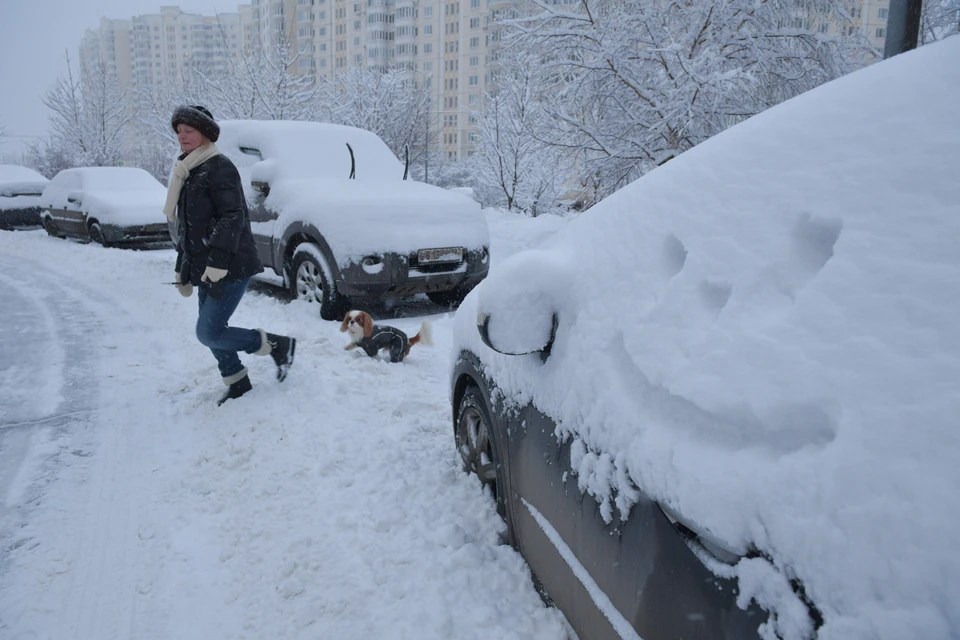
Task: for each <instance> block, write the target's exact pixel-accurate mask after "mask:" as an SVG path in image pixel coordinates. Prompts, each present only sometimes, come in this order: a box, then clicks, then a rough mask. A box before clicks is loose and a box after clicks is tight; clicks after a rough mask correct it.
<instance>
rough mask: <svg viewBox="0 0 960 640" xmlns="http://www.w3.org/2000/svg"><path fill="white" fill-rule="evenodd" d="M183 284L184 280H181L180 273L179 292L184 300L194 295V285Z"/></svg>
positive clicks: (178, 280)
mask: <svg viewBox="0 0 960 640" xmlns="http://www.w3.org/2000/svg"><path fill="white" fill-rule="evenodd" d="M182 282H183V280H181V279H180V272H179V271H178V272H177V277H176V283H177V291H179V292H180V295H182V296H183V297H184V298H189V297H190V296H191V295H193V285H192V284H190V283H189V282H188V283H187V284H182Z"/></svg>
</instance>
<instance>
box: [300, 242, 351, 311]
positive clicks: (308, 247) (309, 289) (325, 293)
mask: <svg viewBox="0 0 960 640" xmlns="http://www.w3.org/2000/svg"><path fill="white" fill-rule="evenodd" d="M289 280H290V295H291V296H293V298H294V299H296V300H306V301H308V302H318V303H320V317H321V318H323V319H324V320H337V321H339V320H342V319H343V314H345V313H346V312H347V307H348V302H347V300H346V298H344V297H343V296H341V295H340V293H339V292H338V291H337V287H336V284H334V282H333V277H332V274H331V273H330V268H329V266H328V265H327V261H326V259H325V258H324V257H323V253H322V252H321V250H320V247H319V246H317V245H316V244H313V243H312V242H305V243H303V244H301V245H299V246H298V247H297V249H296V251H294V253H293V259H292V260H291V262H290V278H289Z"/></svg>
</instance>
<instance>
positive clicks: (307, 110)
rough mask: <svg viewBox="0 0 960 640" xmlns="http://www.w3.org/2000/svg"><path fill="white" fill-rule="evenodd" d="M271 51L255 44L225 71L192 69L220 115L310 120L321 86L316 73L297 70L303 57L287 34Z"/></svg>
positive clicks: (233, 59) (262, 118)
mask: <svg viewBox="0 0 960 640" xmlns="http://www.w3.org/2000/svg"><path fill="white" fill-rule="evenodd" d="M270 46H272V50H271V51H266V50H264V49H263V48H262V47H259V46H258V47H254V48H253V49H251V50H248V51H244V52H243V53H241V54H240V55H239V56H238V57H236V58H232V59H231V60H230V62H229V63H228V66H227V69H226V71H223V70H221V69H217V70H212V71H211V70H210V69H206V68H204V67H203V66H196V67H194V68H193V70H192V71H193V73H194V74H195V75H196V77H197V78H198V79H199V81H200V82H201V83H202V85H203V87H204V92H205V93H206V94H207V95H209V101H208V102H209V103H210V104H211V106H212V107H216V109H217V111H218V112H219V113H221V114H223V115H222V116H221V117H225V118H237V119H251V118H253V119H260V120H310V119H312V118H313V116H314V114H315V111H316V108H317V105H316V101H317V96H318V94H319V88H318V86H317V84H316V83H315V81H314V77H313V76H311V75H307V74H301V73H296V72H294V71H293V70H294V69H296V68H297V67H298V64H299V62H300V61H301V59H303V60H307V61H309V62H312V60H311V59H309V57H304V56H303V54H301V53H300V52H299V51H296V50H295V48H294V47H293V45H292V44H291V42H290V40H289V39H288V38H286V37H279V38H276V41H275V42H274V43H273V44H272V45H270Z"/></svg>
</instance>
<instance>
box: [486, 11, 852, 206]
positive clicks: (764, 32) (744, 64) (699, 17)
mask: <svg viewBox="0 0 960 640" xmlns="http://www.w3.org/2000/svg"><path fill="white" fill-rule="evenodd" d="M506 24H508V25H510V26H511V27H513V28H512V29H510V30H508V31H507V32H506V33H505V37H504V46H505V47H519V48H524V49H527V50H528V51H529V52H530V53H532V54H535V55H536V56H538V58H539V59H540V60H542V64H541V65H540V66H539V67H538V68H539V69H540V70H541V73H540V74H539V76H538V84H539V87H538V89H537V91H538V93H540V94H541V95H548V96H551V98H550V100H545V101H544V102H543V110H544V112H545V113H546V114H547V116H548V117H549V119H550V121H551V123H552V125H553V126H552V129H551V131H552V133H551V135H549V136H548V137H547V138H546V140H547V141H548V142H550V143H551V144H553V145H554V146H557V147H560V148H568V149H570V150H571V153H573V154H576V155H577V156H578V162H579V164H578V167H579V168H578V171H579V172H580V173H582V174H583V175H589V176H591V177H590V179H589V180H590V181H592V182H593V183H594V184H595V185H596V187H597V189H598V194H597V195H598V197H602V195H604V194H606V193H610V192H612V191H614V190H615V189H617V188H619V187H620V186H622V185H623V184H625V183H626V182H628V181H629V180H631V179H633V178H634V177H636V176H638V175H640V174H642V173H643V172H645V171H647V170H649V169H650V168H652V167H655V166H657V165H660V164H663V163H664V162H667V161H668V160H670V159H671V158H673V157H676V156H677V155H678V154H680V153H683V152H684V151H686V150H687V149H689V148H691V147H693V146H694V145H696V144H699V143H700V142H702V141H704V140H706V139H707V138H709V137H711V136H713V135H715V134H717V133H719V132H720V131H723V130H724V129H726V128H727V127H729V126H731V125H733V124H735V123H737V122H739V121H741V120H743V119H745V118H748V117H750V116H752V115H754V114H756V113H759V112H761V111H763V110H764V109H766V108H768V107H770V106H772V105H774V104H776V103H778V102H781V101H782V100H785V99H787V98H790V97H792V96H794V95H797V94H798V93H801V92H803V91H806V90H807V89H811V88H813V87H815V86H817V85H819V84H821V83H823V82H825V81H827V80H830V79H832V78H836V77H838V76H840V75H842V74H844V73H846V72H848V71H851V70H852V69H853V68H854V67H855V66H856V65H857V64H859V63H860V61H862V60H863V59H864V57H865V56H868V55H869V53H870V49H869V47H868V45H867V44H866V42H865V41H863V40H862V38H861V37H859V36H857V35H850V36H847V35H839V36H830V35H827V34H826V33H822V32H821V31H820V29H819V27H820V25H824V24H833V25H837V24H840V25H847V24H850V16H849V15H848V8H847V6H846V5H845V4H844V3H843V2H842V0H800V1H799V2H798V1H797V0H765V1H763V2H757V1H756V0H728V1H726V2H721V3H716V2H713V1H712V0H686V1H677V0H575V1H568V2H565V3H555V2H554V1H553V0H524V2H523V3H522V4H521V5H520V17H515V18H514V19H512V20H508V21H507V22H506ZM841 32H842V33H846V32H847V30H846V29H842V30H841Z"/></svg>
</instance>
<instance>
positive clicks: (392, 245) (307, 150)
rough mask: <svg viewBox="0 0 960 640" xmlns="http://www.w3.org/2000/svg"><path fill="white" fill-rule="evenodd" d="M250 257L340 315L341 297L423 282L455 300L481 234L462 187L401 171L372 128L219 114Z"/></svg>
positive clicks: (485, 240) (475, 273) (479, 262)
mask: <svg viewBox="0 0 960 640" xmlns="http://www.w3.org/2000/svg"><path fill="white" fill-rule="evenodd" d="M217 146H218V147H219V148H220V151H221V152H222V153H224V154H226V155H227V156H228V157H229V158H230V159H231V160H233V162H234V164H236V165H237V168H238V169H239V171H240V175H241V177H242V180H243V185H244V192H245V195H246V198H247V204H248V207H249V210H250V220H251V226H252V229H253V235H254V237H255V239H256V242H257V247H258V250H259V253H260V259H261V261H262V262H263V264H264V266H265V267H268V268H271V269H272V270H273V271H274V272H275V273H276V274H277V275H278V276H280V277H281V278H282V279H283V283H284V285H285V286H286V287H288V288H289V289H290V292H291V294H293V295H294V296H296V297H298V298H304V299H307V300H311V301H316V302H319V303H320V315H321V317H323V318H325V319H328V320H340V319H341V318H342V317H343V313H344V311H345V310H346V309H347V307H348V306H349V305H354V306H356V305H359V304H363V303H365V302H370V301H373V300H377V299H380V298H399V297H404V296H412V295H416V294H423V293H425V294H426V295H427V296H428V297H429V298H430V299H431V300H433V301H434V302H436V303H438V304H444V305H450V304H459V302H460V301H461V300H462V299H463V297H464V296H466V294H467V293H468V292H469V291H470V290H472V289H473V288H474V287H475V286H476V285H477V283H479V282H480V281H481V280H483V278H484V277H486V275H487V269H488V265H489V251H488V247H489V234H488V230H487V224H486V220H485V218H484V217H483V214H482V213H481V210H480V205H479V204H477V203H476V202H475V201H473V200H471V199H470V198H469V197H467V196H465V195H463V194H461V193H455V192H453V191H449V190H446V189H441V188H439V187H435V186H433V185H429V184H425V183H422V182H417V181H414V180H407V179H405V178H406V171H405V167H404V165H403V163H401V162H400V161H399V160H398V159H397V157H396V156H395V155H394V154H393V152H392V151H390V149H389V147H387V145H386V144H385V143H384V142H383V140H381V139H380V138H379V137H378V136H377V135H376V134H374V133H371V132H369V131H365V130H363V129H357V128H354V127H345V126H340V125H332V124H325V123H318V122H291V121H254V120H243V121H241V120H232V121H231V120H228V121H223V122H221V123H220V139H219V140H218V141H217Z"/></svg>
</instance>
